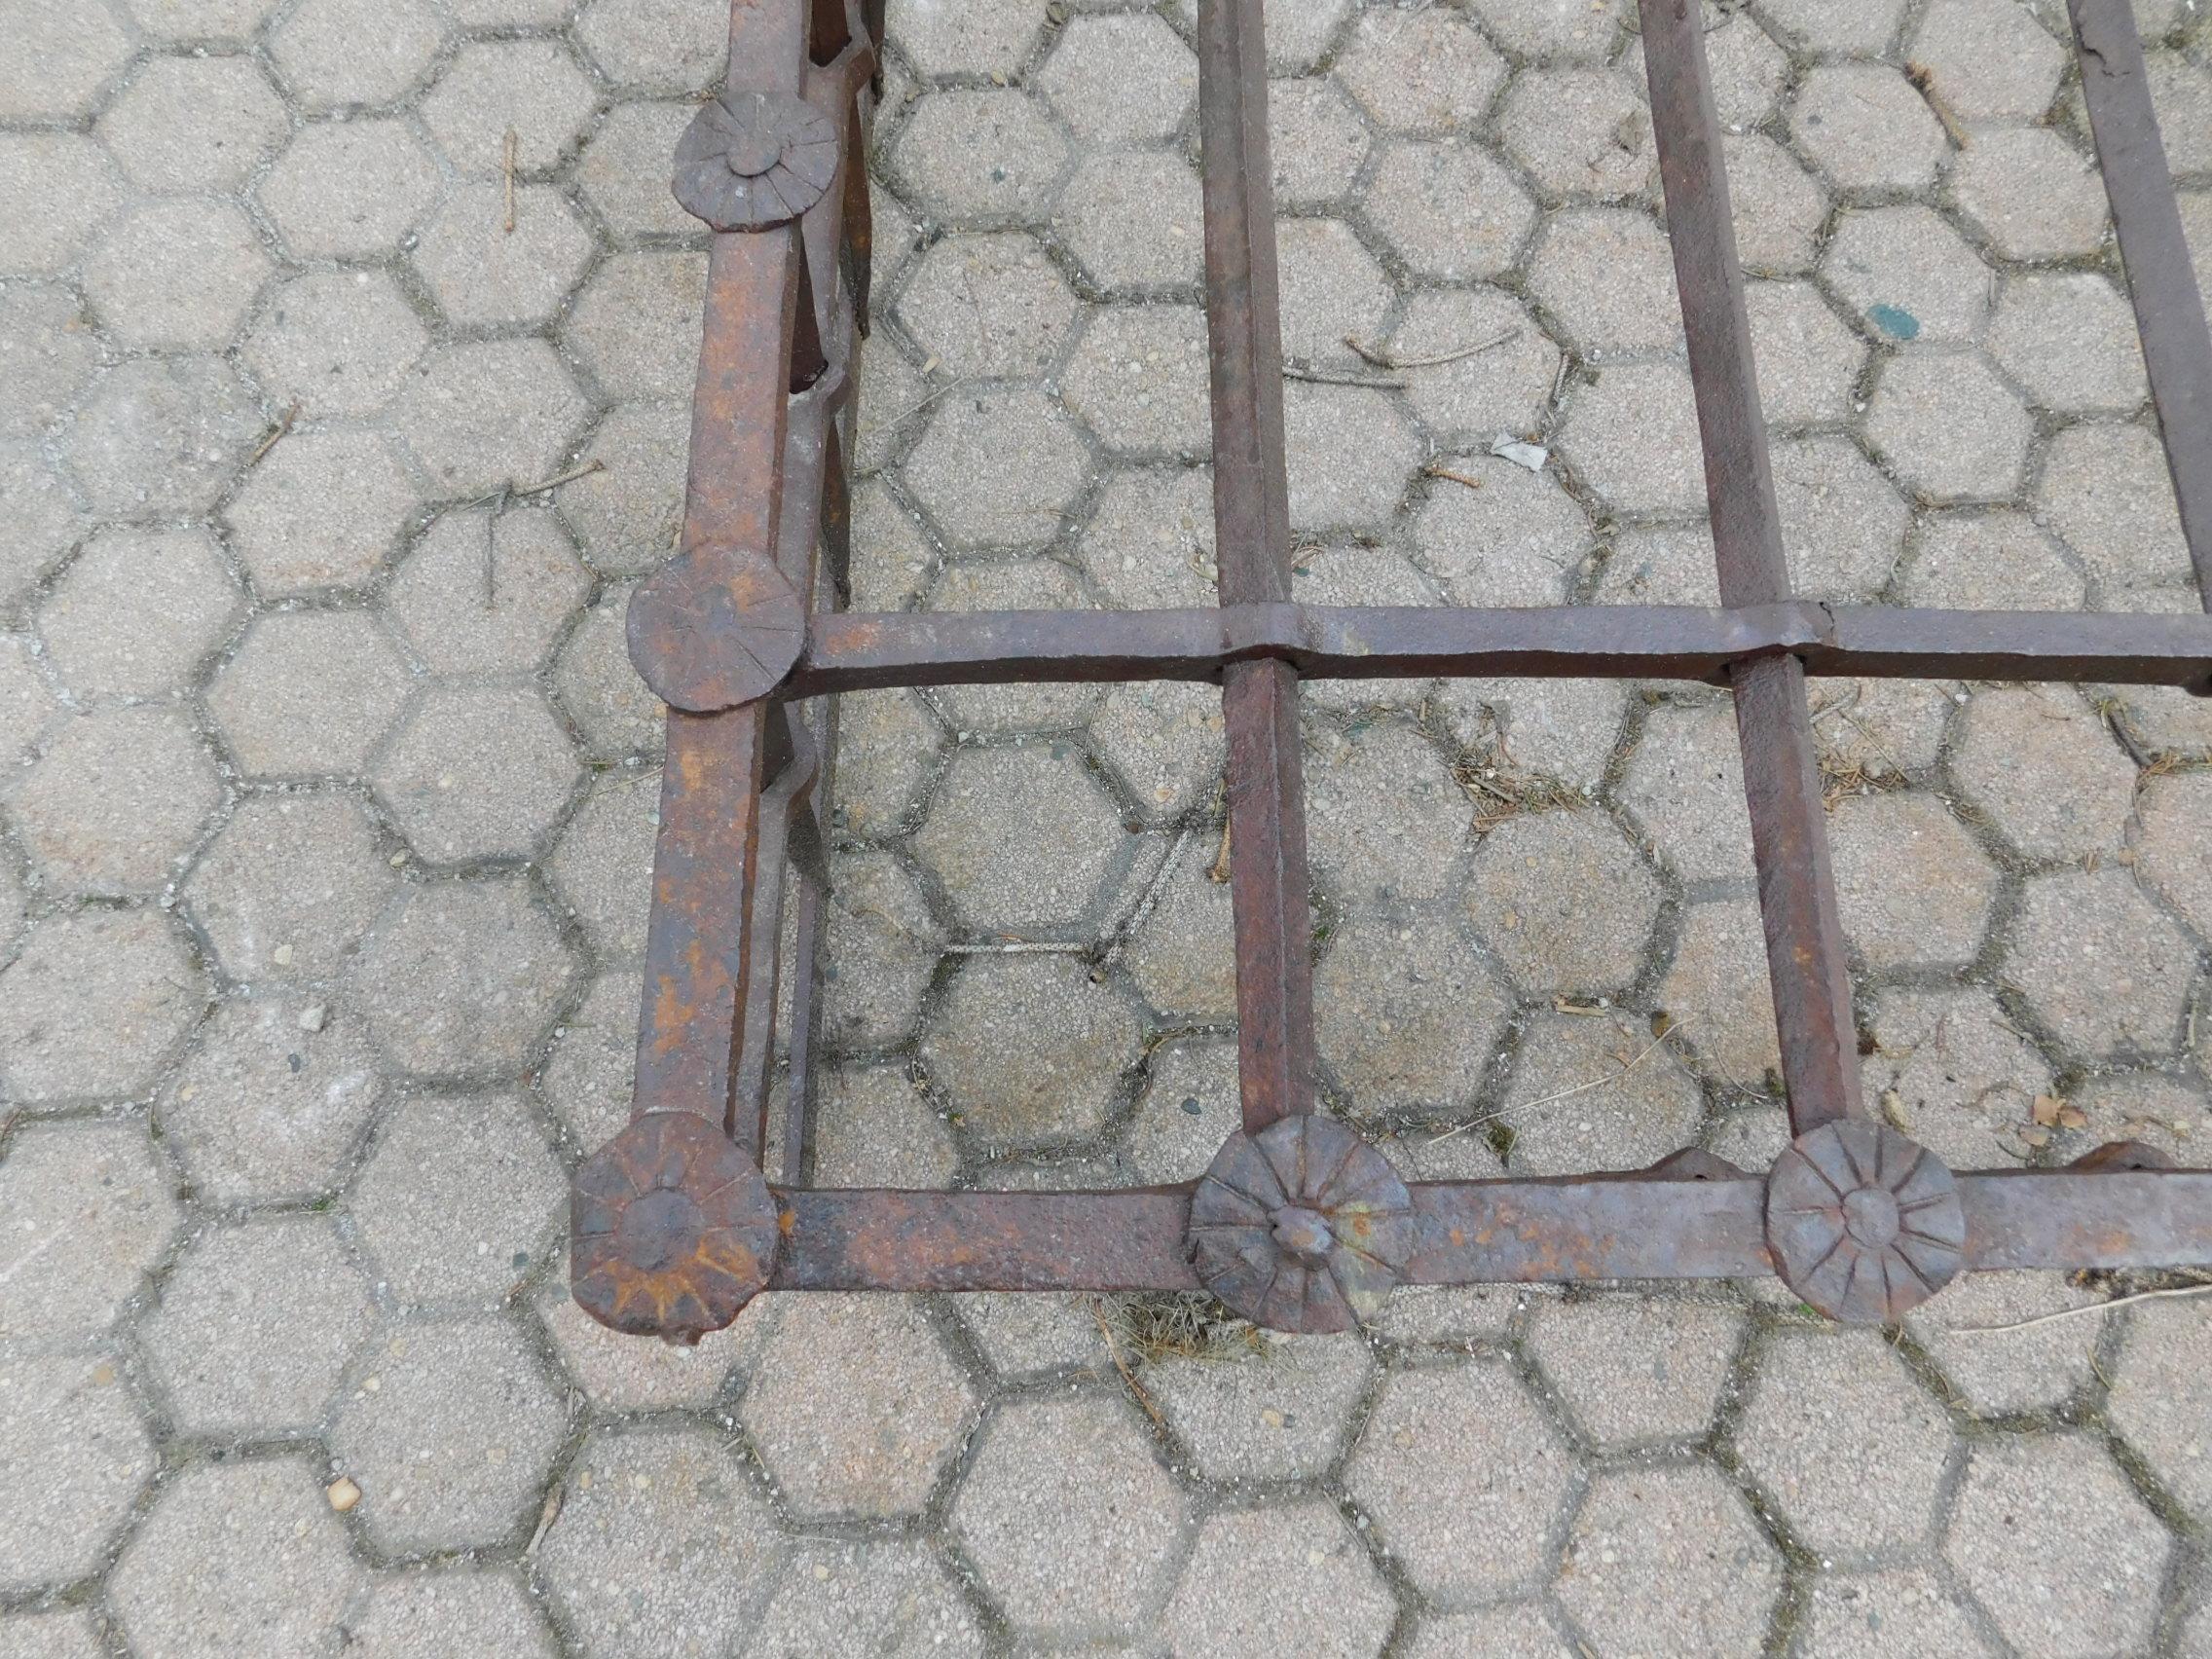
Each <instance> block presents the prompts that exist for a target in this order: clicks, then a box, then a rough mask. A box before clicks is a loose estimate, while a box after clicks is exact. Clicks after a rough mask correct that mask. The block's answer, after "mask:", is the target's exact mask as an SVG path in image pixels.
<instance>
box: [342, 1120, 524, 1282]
mask: <svg viewBox="0 0 2212 1659" xmlns="http://www.w3.org/2000/svg"><path fill="white" fill-rule="evenodd" d="M566 1191H567V1183H566V1182H565V1181H564V1180H563V1178H562V1171H561V1165H560V1162H559V1161H558V1160H557V1159H555V1158H554V1156H553V1154H552V1151H551V1149H550V1148H549V1147H548V1146H547V1145H546V1139H545V1132H544V1130H543V1129H542V1128H541V1127H540V1126H539V1124H538V1123H537V1120H536V1118H535V1116H534V1115H533V1114H532V1113H531V1111H530V1108H529V1106H528V1104H527V1103H526V1102H524V1101H523V1100H521V1099H520V1098H518V1097H516V1096H513V1095H482V1096H478V1095H464V1096H461V1097H458V1098H439V1099H415V1100H408V1101H404V1102H402V1103H401V1104H400V1106H399V1107H398V1109H397V1110H396V1111H394V1112H393V1113H391V1114H390V1115H389V1116H388V1117H387V1119H386V1120H385V1122H384V1124H382V1125H381V1127H380V1129H379V1132H378V1136H377V1142H376V1150H375V1151H374V1152H372V1153H371V1154H370V1155H369V1160H368V1162H367V1163H365V1164H364V1165H363V1166H362V1168H361V1174H360V1177H359V1179H358V1180H357V1181H356V1182H355V1184H354V1188H353V1196H352V1201H351V1210H352V1214H353V1219H354V1223H355V1225H356V1226H357V1227H358V1228H359V1229H360V1237H361V1242H362V1244H363V1245H364V1246H365V1247H366V1248H367V1249H368V1251H369V1253H370V1254H371V1256H372V1257H373V1258H374V1259H375V1261H376V1263H377V1266H378V1267H379V1269H380V1270H382V1275H383V1276H382V1278H381V1279H380V1280H379V1283H380V1284H388V1286H389V1287H390V1290H391V1292H392V1294H394V1295H395V1296H398V1297H400V1298H402V1299H404V1300H406V1301H408V1302H413V1303H439V1302H454V1301H460V1300H463V1299H466V1300H472V1301H475V1302H478V1303H480V1304H490V1303H496V1302H497V1301H498V1300H499V1298H500V1297H501V1296H503V1295H504V1294H505V1293H506V1291H507V1289H508V1287H509V1286H511V1285H512V1284H514V1282H515V1281H516V1280H517V1279H519V1278H521V1277H522V1276H523V1274H524V1273H526V1272H529V1271H530V1268H531V1265H532V1263H533V1261H534V1260H535V1258H536V1256H537V1254H538V1248H537V1247H538V1246H539V1245H540V1243H541V1242H542V1241H543V1239H544V1238H545V1236H546V1234H547V1230H548V1228H549V1226H550V1225H551V1224H552V1223H553V1221H554V1219H555V1217H556V1213H557V1211H558V1209H559V1207H560V1203H561V1199H562V1197H563V1196H564V1194H565V1193H566Z"/></svg>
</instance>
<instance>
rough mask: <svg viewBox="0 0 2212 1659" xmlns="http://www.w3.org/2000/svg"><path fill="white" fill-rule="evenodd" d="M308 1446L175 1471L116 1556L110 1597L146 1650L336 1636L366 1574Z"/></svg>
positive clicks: (279, 1645)
mask: <svg viewBox="0 0 2212 1659" xmlns="http://www.w3.org/2000/svg"><path fill="white" fill-rule="evenodd" d="M322 1486H323V1482H322V1481H321V1480H320V1479H319V1478H317V1476H316V1474H315V1471H314V1468H313V1463H312V1462H311V1460H310V1459H309V1458H307V1457H304V1456H288V1457H256V1458H252V1459H249V1460H244V1461H240V1462H229V1463H219V1462H203V1463H196V1464H194V1465H192V1466H191V1467H189V1468H187V1469H185V1470H183V1471H182V1472H181V1473H179V1474H177V1475H176V1476H175V1477H173V1478H172V1479H171V1480H170V1481H168V1482H167V1483H166V1485H165V1487H164V1488H163V1490H162V1493H161V1495H160V1497H159V1498H157V1499H156V1501H155V1504H154V1509H153V1513H152V1514H150V1515H149V1516H148V1517H147V1518H146V1520H145V1523H144V1524H143V1525H142V1526H141V1527H139V1529H138V1530H137V1531H136V1533H135V1534H133V1536H132V1537H131V1540H130V1542H129V1546H128V1547H127V1548H126V1549H125V1550H124V1552H123V1559H122V1561H121V1562H120V1563H118V1564H117V1566H116V1569H115V1576H114V1579H113V1581H112V1585H111V1590H110V1601H111V1603H112V1604H113V1605H114V1607H115V1611H116V1614H117V1617H118V1618H119V1620H120V1621H121V1623H122V1626H123V1632H124V1634H125V1635H126V1636H127V1637H129V1638H130V1639H131V1641H132V1642H133V1644H134V1645H138V1646H141V1647H143V1648H146V1649H148V1650H151V1651H156V1652H161V1651H186V1652H189V1651H194V1650H198V1651H202V1652H209V1653H233V1654H238V1655H240V1656H241V1659H243V1656H245V1655H249V1654H250V1655H254V1656H255V1659H280V1656H282V1655H286V1654H296V1653H312V1652H313V1651H315V1650H316V1649H317V1648H324V1649H328V1648H333V1647H335V1646H336V1645H337V1631H336V1629H335V1626H336V1625H337V1623H338V1620H339V1617H340V1615H341V1614H343V1613H344V1612H345V1610H346V1607H347V1604H349V1603H350V1601H351V1600H352V1599H353V1597H354V1596H355V1595H356V1594H357V1593H358V1592H359V1591H360V1590H361V1588H362V1587H363V1584H364V1582H365V1580H366V1577H367V1574H366V1573H365V1572H364V1571H363V1569H362V1568H361V1567H360V1566H359V1565H358V1564H357V1563H356V1562H354V1560H353V1559H352V1558H351V1556H350V1555H349V1554H348V1553H347V1549H346V1529H345V1528H344V1527H343V1526H342V1525H340V1523H339V1519H338V1517H337V1516H336V1515H335V1514H333V1513H332V1512H331V1508H330V1505H329V1503H328V1502H327V1501H326V1500H325V1499H324V1497H323V1495H322V1490H321V1489H322Z"/></svg>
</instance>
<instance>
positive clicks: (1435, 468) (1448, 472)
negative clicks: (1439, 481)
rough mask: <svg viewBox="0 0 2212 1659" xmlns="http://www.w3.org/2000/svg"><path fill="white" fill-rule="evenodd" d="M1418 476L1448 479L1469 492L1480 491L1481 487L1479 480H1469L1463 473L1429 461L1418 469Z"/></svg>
mask: <svg viewBox="0 0 2212 1659" xmlns="http://www.w3.org/2000/svg"><path fill="white" fill-rule="evenodd" d="M1420 475H1421V476H1422V477H1423V478H1449V479H1451V480H1452V482H1453V483H1455V484H1464V485H1465V486H1466V487H1467V488H1468V489H1470V490H1480V489H1481V488H1482V487H1483V481H1482V480H1481V479H1480V478H1471V477H1469V476H1468V475H1467V474H1466V473H1464V472H1455V471H1453V470H1452V468H1450V467H1449V466H1446V465H1445V464H1444V463H1443V462H1442V461H1430V462H1429V463H1428V464H1427V465H1426V466H1424V467H1422V468H1421V469H1420Z"/></svg>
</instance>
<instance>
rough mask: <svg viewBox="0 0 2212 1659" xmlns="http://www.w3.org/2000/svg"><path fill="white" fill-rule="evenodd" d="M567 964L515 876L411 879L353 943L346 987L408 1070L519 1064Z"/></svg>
mask: <svg viewBox="0 0 2212 1659" xmlns="http://www.w3.org/2000/svg"><path fill="white" fill-rule="evenodd" d="M574 971H575V965H574V963H573V962H572V961H571V959H570V957H569V953H568V951H567V949H566V948H565V947H564V946H563V944H562V943H561V940H560V936H559V935H558V934H556V933H555V932H554V931H553V925H552V924H551V923H550V922H548V921H547V920H546V919H545V918H544V917H543V916H542V915H540V914H539V913H538V911H537V910H536V908H535V906H534V905H533V904H532V903H531V900H530V893H529V889H528V887H527V886H526V885H525V884H524V883H523V882H521V881H517V880H503V881H480V882H469V883H465V884H462V883H457V882H437V883H432V884H426V885H424V886H419V887H416V888H414V889H413V890H412V891H410V892H409V893H408V894H407V896H406V897H405V898H404V899H403V900H401V902H400V907H399V909H398V911H397V913H396V914H395V915H393V916H392V917H391V918H390V919H389V920H388V921H387V923H386V924H385V926H384V929H383V931H382V932H380V933H379V934H378V935H377V937H376V939H375V940H372V941H371V942H370V944H369V945H368V946H367V948H366V949H364V950H363V951H362V953H361V958H360V962H359V965H358V966H357V967H356V968H355V970H354V973H353V978H352V986H353V992H354V994H355V996H357V997H358V998H359V1000H360V1002H361V1004H362V1007H363V1010H364V1012H365V1013H366V1014H368V1016H369V1022H370V1024H371V1025H372V1026H373V1027H374V1028H375V1030H376V1033H377V1035H378V1037H379V1038H380V1039H381V1040H382V1041H383V1043H384V1045H385V1048H386V1050H387V1051H388V1052H389V1053H390V1054H391V1056H392V1058H393V1059H394V1060H396V1061H397V1062H398V1063H399V1064H400V1065H402V1066H404V1067H406V1068H407V1069H408V1070H410V1071H417V1072H442V1073H457V1072H475V1071H482V1070H497V1071H499V1072H502V1073H511V1072H513V1071H516V1070H519V1069H520V1067H521V1065H522V1059H523V1055H524V1053H525V1052H526V1051H528V1049H529V1047H530V1045H531V1044H532V1043H533V1042H535V1040H536V1039H537V1038H538V1036H539V1035H540V1034H541V1033H542V1032H543V1030H544V1027H545V1025H546V1024H547V1022H548V1021H549V1019H550V1018H551V1015H552V1013H553V1010H554V1008H555V1007H556V1006H557V1005H558V1004H559V1003H560V1001H561V999H562V998H563V996H564V995H565V994H566V993H567V991H568V988H569V983H570V980H571V977H572V976H573V974H574Z"/></svg>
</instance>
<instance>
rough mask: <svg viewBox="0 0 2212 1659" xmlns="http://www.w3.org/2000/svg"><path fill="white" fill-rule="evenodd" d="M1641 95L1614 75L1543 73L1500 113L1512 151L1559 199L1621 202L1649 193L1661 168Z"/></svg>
mask: <svg viewBox="0 0 2212 1659" xmlns="http://www.w3.org/2000/svg"><path fill="white" fill-rule="evenodd" d="M1637 91H1638V89H1637V87H1636V85H1635V83H1633V82H1632V81H1630V80H1629V78H1628V77H1627V76H1626V75H1623V74H1621V73H1619V72H1618V71H1616V70H1612V69H1537V70H1531V71H1529V72H1527V73H1525V74H1523V75H1522V76H1521V77H1520V78H1519V79H1517V80H1516V81H1515V82H1514V83H1513V87H1512V90H1511V91H1509V92H1507V93H1506V94H1505V101H1504V103H1502V104H1501V105H1499V106H1498V112H1497V127H1498V132H1499V134H1500V136H1502V137H1503V139H1504V140H1505V148H1506V151H1507V153H1508V154H1510V155H1511V156H1512V157H1513V159H1514V160H1515V161H1517V162H1519V163H1520V164H1521V165H1522V166H1524V167H1526V168H1527V169H1528V172H1529V176H1530V178H1532V179H1534V180H1535V181H1536V188H1537V189H1538V190H1540V191H1542V192H1544V193H1545V194H1546V195H1547V196H1550V197H1553V198H1562V199H1567V200H1593V199H1594V200H1597V201H1601V202H1617V201H1619V200H1620V199H1622V198H1623V197H1629V196H1637V195H1641V193H1642V192H1644V191H1646V190H1648V189H1649V188H1650V186H1651V181H1652V179H1653V177H1654V176H1655V175H1656V172H1657V168H1658V149H1657V147H1656V145H1655V144H1654V143H1653V141H1652V135H1651V119H1650V116H1649V114H1648V113H1647V112H1646V111H1645V110H1644V108H1643V106H1642V104H1641V103H1640V102H1639V101H1638V99H1637Z"/></svg>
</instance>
